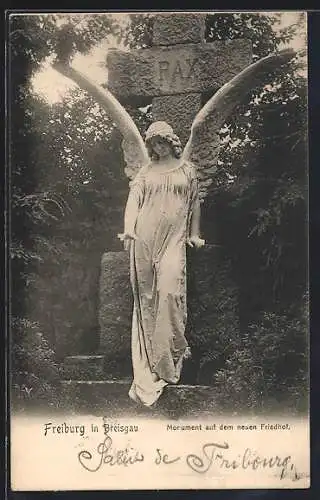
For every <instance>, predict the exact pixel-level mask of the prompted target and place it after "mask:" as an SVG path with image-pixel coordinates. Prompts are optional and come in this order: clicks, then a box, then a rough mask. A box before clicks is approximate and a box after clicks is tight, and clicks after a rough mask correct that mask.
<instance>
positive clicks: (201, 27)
mask: <svg viewBox="0 0 320 500" xmlns="http://www.w3.org/2000/svg"><path fill="white" fill-rule="evenodd" d="M204 34H205V14H194V13H188V14H172V13H168V14H158V15H157V16H156V17H155V19H154V25H153V45H175V44H178V43H188V42H189V43H190V42H191V43H199V42H203V41H204Z"/></svg>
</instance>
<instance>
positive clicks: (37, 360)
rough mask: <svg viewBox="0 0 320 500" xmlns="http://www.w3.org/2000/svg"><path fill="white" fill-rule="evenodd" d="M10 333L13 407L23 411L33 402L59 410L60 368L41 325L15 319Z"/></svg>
mask: <svg viewBox="0 0 320 500" xmlns="http://www.w3.org/2000/svg"><path fill="white" fill-rule="evenodd" d="M10 333H11V346H12V353H11V373H12V379H11V387H12V395H11V397H12V403H13V407H14V408H15V409H19V410H20V409H23V408H24V407H25V406H27V405H30V404H31V403H32V402H33V401H36V402H37V403H38V402H44V403H47V404H48V406H51V407H54V406H56V407H57V406H59V391H58V388H59V380H60V375H59V366H58V365H57V363H56V361H55V353H54V351H53V349H52V348H51V347H50V345H49V343H48V342H47V340H46V338H45V335H44V334H43V332H42V331H41V329H40V326H39V324H38V323H35V322H32V321H29V320H27V319H23V318H15V319H14V320H13V321H12V322H11V332H10Z"/></svg>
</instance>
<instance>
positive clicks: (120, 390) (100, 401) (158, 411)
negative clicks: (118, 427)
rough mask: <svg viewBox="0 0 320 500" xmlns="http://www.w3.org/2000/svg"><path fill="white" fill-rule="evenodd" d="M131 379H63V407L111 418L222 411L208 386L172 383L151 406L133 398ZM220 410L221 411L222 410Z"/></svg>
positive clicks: (187, 416) (186, 415)
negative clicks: (131, 394)
mask: <svg viewBox="0 0 320 500" xmlns="http://www.w3.org/2000/svg"><path fill="white" fill-rule="evenodd" d="M130 385H131V380H126V379H123V380H106V381H64V382H63V383H62V398H61V400H62V401H61V407H62V408H63V409H65V410H66V411H68V410H69V411H70V410H71V411H73V412H75V413H77V414H79V413H80V414H81V413H83V414H88V413H90V414H91V415H97V416H101V415H107V416H108V417H109V418H120V417H133V416H141V417H146V416H147V417H153V418H165V419H167V418H171V419H178V418H193V417H205V416H209V415H212V414H213V413H215V414H219V409H218V408H217V404H216V402H215V390H214V388H213V387H208V386H199V385H198V386H192V385H170V386H167V387H166V388H165V389H164V392H163V395H162V396H161V398H160V399H159V400H158V401H157V403H156V404H155V405H154V407H152V408H147V407H144V406H143V405H140V404H138V403H135V402H134V401H132V400H131V399H130V398H129V396H128V392H129V388H130ZM220 412H221V410H220Z"/></svg>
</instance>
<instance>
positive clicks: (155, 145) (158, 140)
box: [151, 137, 172, 159]
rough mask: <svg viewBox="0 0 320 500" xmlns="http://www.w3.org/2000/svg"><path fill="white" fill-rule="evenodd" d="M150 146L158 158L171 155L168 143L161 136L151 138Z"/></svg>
mask: <svg viewBox="0 0 320 500" xmlns="http://www.w3.org/2000/svg"><path fill="white" fill-rule="evenodd" d="M151 146H152V149H153V151H154V152H155V153H156V155H157V156H158V157H159V158H160V159H164V158H168V157H169V156H171V155H172V149H171V146H170V144H169V143H168V142H167V141H166V140H165V139H163V138H162V137H155V138H154V139H152V142H151Z"/></svg>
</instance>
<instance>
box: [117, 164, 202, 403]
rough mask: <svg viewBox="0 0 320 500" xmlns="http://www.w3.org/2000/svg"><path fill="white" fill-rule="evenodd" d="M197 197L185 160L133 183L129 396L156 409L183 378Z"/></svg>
mask: <svg viewBox="0 0 320 500" xmlns="http://www.w3.org/2000/svg"><path fill="white" fill-rule="evenodd" d="M197 196H198V181H197V175H196V171H195V168H194V167H193V166H192V165H191V164H190V163H188V162H182V163H181V164H179V165H178V166H176V167H174V168H173V169H171V170H168V171H167V172H158V171H157V170H154V169H152V168H151V167H150V166H148V167H146V168H144V169H142V170H141V172H140V173H138V175H137V176H136V178H135V179H134V180H133V181H132V182H131V184H130V193H129V197H128V202H127V206H126V213H125V227H126V228H127V229H128V228H130V230H132V231H135V233H136V235H137V240H132V241H131V245H130V280H131V285H132V290H133V298H134V307H133V316H132V344H131V352H132V364H133V377H134V379H133V383H132V386H131V388H130V391H129V396H130V397H131V398H132V399H134V400H135V401H140V402H142V403H143V404H145V405H147V406H150V405H152V404H153V403H154V402H155V401H156V400H157V399H158V398H159V396H160V395H161V393H162V391H163V388H164V387H165V386H166V385H167V384H168V383H173V384H175V383H177V382H178V381H179V378H180V373H181V369H182V363H183V358H184V355H185V352H186V349H187V347H188V343H187V340H186V338H185V326H186V320H187V304H186V240H187V238H188V236H189V232H190V224H191V217H192V210H193V206H194V203H195V201H196V199H197Z"/></svg>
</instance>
